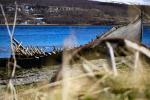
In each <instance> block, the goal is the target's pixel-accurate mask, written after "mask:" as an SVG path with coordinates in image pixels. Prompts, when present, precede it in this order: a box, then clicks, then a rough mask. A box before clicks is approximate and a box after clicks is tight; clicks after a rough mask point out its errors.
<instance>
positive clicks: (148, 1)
mask: <svg viewBox="0 0 150 100" xmlns="http://www.w3.org/2000/svg"><path fill="white" fill-rule="evenodd" d="M91 1H100V2H114V3H125V4H129V5H133V4H135V5H150V0H91Z"/></svg>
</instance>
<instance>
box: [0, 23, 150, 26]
mask: <svg viewBox="0 0 150 100" xmlns="http://www.w3.org/2000/svg"><path fill="white" fill-rule="evenodd" d="M8 25H9V26H13V24H8ZM120 25H124V24H40V25H37V24H16V26H120ZM0 26H5V24H0ZM143 26H150V23H149V24H143Z"/></svg>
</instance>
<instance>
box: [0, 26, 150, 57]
mask: <svg viewBox="0 0 150 100" xmlns="http://www.w3.org/2000/svg"><path fill="white" fill-rule="evenodd" d="M109 29H111V26H17V27H16V30H15V34H14V36H15V38H16V39H17V40H18V41H21V42H22V44H23V45H24V46H29V45H32V46H39V47H50V46H62V45H63V44H64V40H66V39H67V38H69V37H73V39H72V38H71V39H72V40H71V41H72V42H73V43H76V45H82V44H85V43H87V42H89V41H90V40H91V39H94V38H95V37H96V36H97V35H100V34H102V33H104V32H106V31H107V30H109ZM149 33H150V27H144V34H143V41H142V42H143V43H144V44H146V45H148V46H150V34H149ZM9 42H10V41H9V35H8V32H7V29H6V27H5V26H0V57H9V56H10V48H9ZM68 42H69V41H67V42H66V44H68Z"/></svg>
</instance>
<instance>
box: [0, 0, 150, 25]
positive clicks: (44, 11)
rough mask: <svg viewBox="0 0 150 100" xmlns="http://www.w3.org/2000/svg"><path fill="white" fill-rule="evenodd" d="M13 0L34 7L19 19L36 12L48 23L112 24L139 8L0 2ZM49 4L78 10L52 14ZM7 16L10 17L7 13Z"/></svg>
mask: <svg viewBox="0 0 150 100" xmlns="http://www.w3.org/2000/svg"><path fill="white" fill-rule="evenodd" d="M15 1H17V3H18V4H19V5H21V4H31V5H33V6H34V8H35V11H34V13H33V12H32V13H31V14H29V15H27V14H21V15H20V19H21V16H24V18H26V19H28V20H31V17H29V16H32V17H33V15H32V14H35V13H37V14H41V15H42V16H44V18H46V20H45V21H46V22H47V23H50V24H58V23H65V21H66V23H69V24H71V23H72V24H92V23H93V24H104V23H107V22H108V23H110V21H111V23H112V24H119V23H121V22H123V23H128V22H129V21H131V20H132V19H133V18H135V16H136V15H137V14H139V10H137V8H136V7H135V6H128V5H124V4H114V3H102V2H96V1H89V0H0V3H2V4H3V5H6V6H8V5H12V4H14V2H15ZM51 6H52V7H53V6H54V7H57V8H60V9H62V8H63V7H70V9H75V8H76V9H78V10H72V11H61V10H60V9H58V12H57V13H53V14H52V13H50V12H48V11H49V9H50V7H51ZM149 8H150V7H145V8H144V9H145V12H146V13H147V14H148V15H150V13H149V10H148V9H149ZM8 16H9V17H11V15H9V14H8ZM56 16H57V17H59V18H62V19H63V22H62V20H61V19H59V18H55V17H56ZM72 18H73V19H72ZM145 18H146V22H148V17H145ZM86 20H87V21H86ZM56 21H57V22H56ZM66 23H65V24H66Z"/></svg>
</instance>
